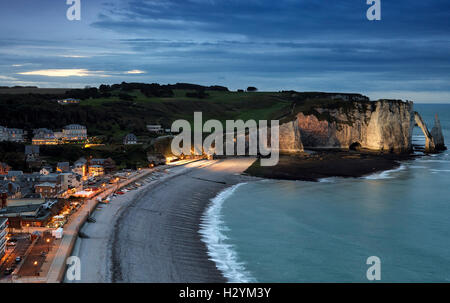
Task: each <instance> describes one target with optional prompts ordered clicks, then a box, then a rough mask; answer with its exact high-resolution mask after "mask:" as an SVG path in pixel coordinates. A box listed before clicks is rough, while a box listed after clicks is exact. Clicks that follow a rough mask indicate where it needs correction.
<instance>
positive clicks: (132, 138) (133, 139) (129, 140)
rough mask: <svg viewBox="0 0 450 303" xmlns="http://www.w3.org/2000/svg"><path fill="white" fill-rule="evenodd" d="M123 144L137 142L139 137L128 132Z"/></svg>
mask: <svg viewBox="0 0 450 303" xmlns="http://www.w3.org/2000/svg"><path fill="white" fill-rule="evenodd" d="M123 144H125V145H131V144H137V137H136V136H135V135H134V134H128V135H126V136H125V137H124V138H123Z"/></svg>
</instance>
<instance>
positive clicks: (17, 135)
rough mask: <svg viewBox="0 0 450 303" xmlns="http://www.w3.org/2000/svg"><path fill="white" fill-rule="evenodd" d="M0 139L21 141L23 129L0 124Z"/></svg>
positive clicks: (22, 139)
mask: <svg viewBox="0 0 450 303" xmlns="http://www.w3.org/2000/svg"><path fill="white" fill-rule="evenodd" d="M0 141H11V142H23V141H25V140H24V131H23V129H18V128H6V127H4V126H0Z"/></svg>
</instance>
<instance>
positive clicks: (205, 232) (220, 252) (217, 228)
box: [199, 183, 256, 283]
mask: <svg viewBox="0 0 450 303" xmlns="http://www.w3.org/2000/svg"><path fill="white" fill-rule="evenodd" d="M243 184H246V183H239V184H236V185H234V186H232V187H229V188H227V189H225V190H223V191H222V192H220V193H219V194H218V195H217V196H216V197H215V198H214V199H211V204H210V206H209V207H208V208H207V209H206V211H205V213H204V215H203V217H202V223H201V224H200V231H199V233H200V234H201V236H202V241H203V242H205V244H206V246H207V248H208V255H209V256H210V259H211V260H213V261H214V262H215V263H216V266H217V268H218V269H219V270H220V271H221V272H222V274H223V275H224V277H225V278H227V279H228V282H230V283H250V282H256V280H255V279H254V278H253V277H252V276H251V275H250V273H249V272H248V271H247V270H246V268H245V264H244V263H242V262H239V260H238V256H237V253H236V251H235V250H234V247H233V245H231V244H227V243H225V241H226V240H227V239H228V238H227V236H225V235H224V233H223V232H224V231H227V230H229V229H228V227H227V226H225V223H224V222H223V220H222V214H221V210H222V205H223V203H224V201H225V200H226V199H227V198H228V197H230V196H231V195H232V194H233V193H234V191H235V190H236V189H237V188H239V187H240V186H242V185H243Z"/></svg>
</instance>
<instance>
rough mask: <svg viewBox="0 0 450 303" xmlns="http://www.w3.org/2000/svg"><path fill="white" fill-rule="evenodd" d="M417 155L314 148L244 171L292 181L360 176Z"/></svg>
mask: <svg viewBox="0 0 450 303" xmlns="http://www.w3.org/2000/svg"><path fill="white" fill-rule="evenodd" d="M417 157H419V156H417V155H412V154H408V155H397V154H375V153H362V152H347V151H317V152H315V153H313V154H300V155H280V160H279V162H278V164H277V165H276V166H274V167H262V166H260V165H259V161H256V162H255V163H254V164H253V165H252V166H251V167H249V168H248V169H247V170H246V171H245V173H246V174H247V175H249V176H254V177H259V178H265V179H276V180H291V181H310V182H319V181H320V180H321V179H327V178H333V177H339V178H360V177H365V176H369V175H372V174H375V173H379V172H383V171H388V170H392V169H396V168H399V167H400V166H401V162H402V161H406V160H413V159H415V158H417Z"/></svg>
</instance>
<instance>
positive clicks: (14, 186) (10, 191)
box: [0, 181, 22, 199]
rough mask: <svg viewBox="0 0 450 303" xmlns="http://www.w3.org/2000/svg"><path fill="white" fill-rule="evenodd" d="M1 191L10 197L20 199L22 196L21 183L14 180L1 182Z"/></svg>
mask: <svg viewBox="0 0 450 303" xmlns="http://www.w3.org/2000/svg"><path fill="white" fill-rule="evenodd" d="M0 193H2V194H6V195H7V197H8V198H10V199H19V198H21V197H22V191H21V188H20V185H19V184H18V183H16V182H12V181H6V182H4V181H2V182H0Z"/></svg>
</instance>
